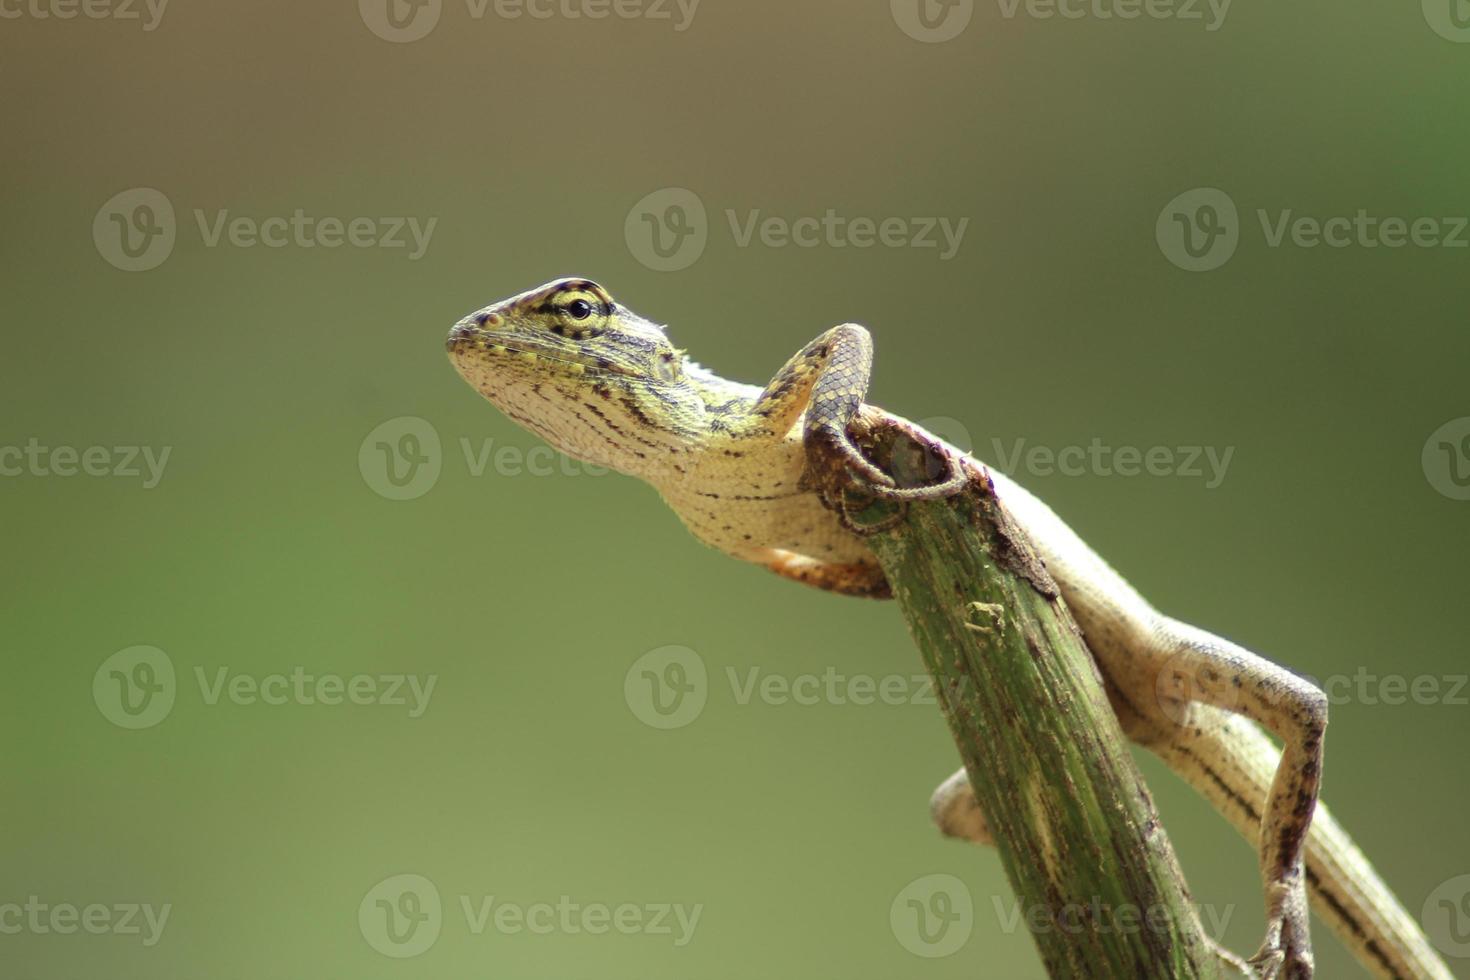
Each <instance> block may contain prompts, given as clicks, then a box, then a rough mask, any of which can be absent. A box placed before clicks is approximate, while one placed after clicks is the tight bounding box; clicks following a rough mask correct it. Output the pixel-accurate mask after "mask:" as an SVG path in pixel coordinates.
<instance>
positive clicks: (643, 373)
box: [446, 279, 1450, 980]
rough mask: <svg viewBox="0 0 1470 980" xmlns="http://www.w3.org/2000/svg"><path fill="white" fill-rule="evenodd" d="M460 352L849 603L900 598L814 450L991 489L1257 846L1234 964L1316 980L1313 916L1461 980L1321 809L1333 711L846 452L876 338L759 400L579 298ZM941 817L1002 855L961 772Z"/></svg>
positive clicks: (478, 327)
mask: <svg viewBox="0 0 1470 980" xmlns="http://www.w3.org/2000/svg"><path fill="white" fill-rule="evenodd" d="M446 346H447V349H448V351H449V354H450V358H451V361H452V362H453V364H454V366H455V368H456V369H457V370H458V371H459V373H460V374H461V376H462V377H464V379H465V380H466V381H467V382H469V383H470V384H471V385H472V386H474V387H475V388H476V389H477V390H478V391H479V392H480V393H481V394H482V395H484V396H485V397H486V398H487V399H488V400H490V401H491V402H492V403H494V404H495V405H496V406H498V407H499V408H500V409H501V410H502V411H504V412H505V413H506V414H507V415H508V416H510V417H511V418H512V419H514V420H515V421H517V422H519V423H520V424H521V425H523V426H525V427H526V428H528V429H530V430H531V431H532V432H534V433H536V434H537V435H539V436H541V437H542V438H543V439H545V440H546V441H547V442H549V443H551V445H553V446H555V447H556V448H558V449H560V450H562V451H563V452H565V453H567V454H569V455H571V456H574V457H578V458H581V459H585V460H588V461H590V462H594V463H598V464H600V465H604V466H608V467H610V468H613V469H616V470H619V471H621V472H623V473H627V474H630V475H633V476H636V477H639V478H641V479H643V480H645V481H647V482H648V483H650V484H652V485H653V486H654V487H655V488H656V489H657V490H658V491H659V492H660V493H661V494H662V496H663V498H664V500H665V501H667V503H668V504H669V506H670V507H671V508H672V509H673V510H674V511H675V513H677V514H678V515H679V517H680V519H681V520H683V522H684V524H685V525H686V526H687V527H688V528H689V529H690V531H692V532H693V533H694V535H695V536H696V537H697V538H699V539H700V540H701V541H703V542H705V543H706V544H709V545H711V546H713V547H715V548H718V549H720V550H721V551H724V552H726V553H727V554H730V555H732V556H734V557H736V558H740V559H742V560H745V561H750V562H754V563H756V564H760V565H763V566H765V567H767V568H769V569H771V570H772V571H775V572H777V573H778V574H780V575H783V576H785V577H788V578H791V579H795V580H797V581H801V582H804V583H806V584H809V585H814V586H818V587H820V588H824V589H829V590H833V591H837V592H841V593H844V594H849V595H859V596H872V597H879V598H881V597H886V596H887V595H888V586H887V582H886V581H885V579H884V577H883V573H882V570H881V568H880V567H879V565H878V562H877V560H876V558H875V557H874V556H873V554H872V553H871V551H870V550H869V549H868V547H867V545H866V544H865V542H864V541H863V539H862V538H861V537H860V536H858V535H857V534H856V533H855V532H853V531H852V530H849V529H848V528H847V527H846V526H845V525H844V522H843V520H842V517H841V515H840V514H839V513H837V512H835V511H834V510H832V509H829V508H828V507H827V506H825V505H824V504H823V502H822V501H821V499H820V497H819V496H818V494H817V493H815V492H814V491H813V490H812V483H811V482H810V480H809V477H810V475H811V467H812V466H814V465H816V460H817V459H818V458H820V455H821V454H818V453H815V452H814V449H815V448H816V447H819V446H820V447H822V448H824V449H826V450H835V451H836V454H837V456H838V458H841V459H843V460H844V461H845V464H846V467H847V469H848V471H849V476H850V477H851V478H852V479H853V480H854V481H855V482H856V483H857V484H858V485H860V486H862V487H864V488H865V489H866V490H867V491H868V492H870V493H874V494H878V495H880V496H886V497H893V498H905V497H909V498H923V497H932V496H943V495H945V494H948V493H952V492H954V490H955V489H956V488H957V487H958V486H961V485H963V483H964V482H965V481H966V480H967V479H968V478H969V477H970V476H971V475H972V474H975V473H983V474H985V475H986V476H987V477H988V478H989V479H991V480H993V481H994V484H995V488H996V494H997V496H998V498H999V499H1000V500H1001V502H1002V503H1003V504H1004V505H1005V506H1006V508H1007V510H1008V511H1009V512H1010V513H1011V515H1012V517H1013V518H1014V519H1015V520H1016V522H1017V523H1018V524H1020V525H1021V526H1022V527H1023V528H1024V529H1025V530H1026V532H1027V534H1028V536H1029V537H1030V538H1031V539H1032V541H1033V543H1034V544H1035V546H1036V548H1037V550H1038V552H1039V553H1040V554H1041V556H1042V558H1043V560H1044V561H1045V562H1046V565H1047V567H1048V569H1049V570H1050V571H1051V573H1052V575H1053V577H1054V578H1055V579H1056V580H1057V582H1058V584H1059V585H1060V587H1061V590H1062V594H1063V597H1064V598H1065V600H1066V602H1067V605H1068V607H1069V608H1070V610H1071V612H1072V614H1073V616H1074V617H1075V619H1076V620H1077V623H1078V626H1079V627H1080V628H1081V630H1082V633H1083V636H1084V638H1085V639H1086V641H1087V645H1088V648H1089V649H1090V651H1091V652H1092V654H1093V657H1094V659H1095V661H1096V662H1097V664H1098V667H1099V671H1100V672H1101V674H1102V676H1103V678H1104V682H1105V685H1106V688H1107V692H1108V696H1109V699H1110V702H1111V703H1112V705H1113V708H1114V710H1115V712H1116V713H1117V715H1118V717H1119V720H1120V723H1121V724H1122V727H1123V730H1124V732H1125V733H1126V734H1127V735H1128V736H1129V737H1130V738H1131V739H1133V740H1134V741H1136V742H1138V743H1139V744H1141V745H1143V746H1145V747H1147V748H1149V749H1150V750H1151V751H1153V752H1154V753H1155V754H1157V755H1159V756H1160V758H1162V759H1163V760H1164V761H1165V762H1166V763H1168V764H1169V766H1170V767H1171V768H1173V769H1174V770H1175V771H1176V772H1177V773H1178V774H1180V775H1181V776H1182V777H1183V778H1184V779H1185V780H1186V781H1187V782H1189V783H1190V784H1191V785H1192V786H1194V787H1195V788H1196V789H1197V790H1198V791H1199V792H1201V793H1202V794H1203V795H1204V796H1206V797H1207V798H1208V799H1209V800H1210V801H1211V803H1212V804H1214V805H1215V807H1216V808H1217V809H1218V810H1220V811H1221V813H1222V814H1224V815H1225V816H1226V818H1227V819H1228V820H1229V821H1230V822H1231V823H1232V824H1233V825H1234V826H1235V827H1236V828H1237V829H1238V830H1239V831H1240V832H1241V833H1242V834H1243V835H1244V836H1245V837H1246V838H1247V839H1248V840H1250V841H1252V842H1253V843H1256V844H1257V845H1258V848H1259V856H1260V862H1261V873H1262V879H1263V882H1264V891H1265V901H1266V921H1267V931H1266V937H1265V939H1264V941H1263V942H1262V945H1261V948H1260V949H1259V950H1258V951H1257V953H1256V954H1255V955H1254V956H1253V957H1252V958H1251V960H1250V962H1249V964H1248V965H1247V964H1246V963H1245V962H1244V961H1242V960H1240V959H1239V958H1238V957H1235V956H1234V955H1233V954H1230V953H1228V952H1225V951H1224V950H1221V951H1220V954H1221V956H1222V958H1223V959H1225V960H1226V961H1227V962H1228V963H1230V964H1231V965H1232V966H1233V967H1235V968H1236V969H1241V970H1245V969H1249V970H1251V971H1252V972H1254V973H1255V974H1256V975H1258V976H1260V977H1262V978H1270V977H1277V976H1280V977H1287V978H1292V980H1306V978H1309V977H1311V975H1312V953H1311V941H1310V937H1309V932H1308V923H1307V904H1308V896H1310V900H1311V903H1312V906H1313V907H1314V908H1315V910H1316V911H1317V913H1318V914H1319V915H1320V916H1321V917H1322V918H1323V919H1324V920H1325V921H1326V922H1327V923H1328V924H1329V925H1330V926H1331V927H1332V929H1333V931H1334V932H1335V933H1337V935H1338V936H1339V937H1340V938H1341V939H1342V940H1343V942H1344V943H1345V944H1346V945H1347V946H1348V947H1349V948H1350V949H1351V950H1352V951H1353V953H1354V954H1355V955H1356V956H1357V957H1358V959H1359V960H1360V962H1362V963H1363V965H1364V966H1365V967H1366V968H1367V969H1369V970H1370V971H1371V972H1372V973H1373V974H1374V975H1375V976H1377V977H1381V978H1389V980H1450V973H1449V971H1448V969H1447V968H1446V967H1445V966H1444V964H1443V962H1442V961H1441V960H1440V959H1439V958H1438V956H1437V955H1436V954H1435V953H1434V952H1433V950H1432V949H1431V948H1430V946H1429V944H1428V942H1427V940H1426V939H1425V938H1424V935H1423V933H1422V932H1421V931H1420V929H1419V927H1418V925H1417V924H1416V923H1415V922H1414V921H1413V919H1412V918H1411V917H1410V916H1409V915H1408V914H1407V913H1406V912H1404V910H1403V909H1402V907H1401V906H1400V905H1399V903H1398V902H1397V900H1396V899H1395V898H1394V897H1393V894H1392V893H1391V892H1390V891H1389V890H1388V888H1387V887H1386V886H1385V885H1384V884H1383V882H1382V881H1381V880H1380V879H1379V878H1378V876H1377V874H1376V873H1375V872H1374V871H1373V869H1372V866H1371V865H1370V864H1369V863H1368V862H1367V860H1366V859H1365V858H1364V857H1363V855H1362V854H1361V853H1360V852H1359V850H1358V849H1357V847H1356V846H1355V845H1354V844H1353V843H1352V841H1351V839H1350V838H1349V837H1348V836H1347V835H1346V834H1345V833H1344V832H1343V831H1342V829H1341V828H1340V827H1339V826H1338V824H1337V823H1336V821H1335V820H1334V819H1333V818H1332V817H1331V816H1330V815H1329V814H1328V813H1327V812H1326V810H1325V808H1323V807H1321V806H1319V805H1318V804H1317V787H1318V785H1319V783H1320V779H1321V765H1322V740H1323V734H1324V731H1325V726H1326V720H1327V717H1326V716H1327V705H1326V699H1325V697H1324V696H1323V694H1322V692H1321V691H1319V690H1318V689H1317V688H1315V687H1314V686H1312V685H1311V684H1310V683H1308V682H1306V681H1304V680H1302V679H1301V678H1299V677H1297V676H1296V675H1295V674H1292V673H1291V672H1290V671H1287V670H1285V669H1284V668H1281V667H1278V666H1276V665H1275V664H1272V663H1271V662H1269V661H1267V660H1265V659H1264V658H1262V657H1259V656H1257V655H1256V654H1254V653H1251V652H1250V651H1248V650H1245V649H1243V648H1241V647H1239V646H1236V645H1235V644H1232V643H1230V642H1229V641H1227V640H1224V639H1221V638H1219V637H1217V636H1214V635H1213V634H1210V633H1207V632H1205V631H1204V630H1200V629H1197V628H1195V627H1192V626H1189V625H1187V624H1185V623H1181V622H1179V621H1177V620H1174V619H1171V618H1169V617H1167V616H1164V615H1163V614H1161V613H1159V612H1157V611H1156V610H1154V608H1153V607H1152V606H1151V605H1149V604H1148V603H1147V602H1146V601H1145V600H1144V599H1143V597H1142V596H1140V595H1139V594H1138V593H1137V592H1136V591H1135V590H1134V589H1133V587H1132V586H1130V585H1129V584H1128V583H1127V581H1126V580H1124V579H1123V578H1122V576H1120V575H1119V574H1118V573H1117V572H1115V571H1114V570H1113V569H1112V568H1111V567H1110V566H1109V565H1108V564H1107V563H1106V562H1105V561H1103V559H1102V558H1100V557H1099V556H1098V555H1097V554H1095V553H1094V552H1093V551H1092V549H1091V548H1089V547H1088V546H1087V545H1086V543H1085V542H1083V541H1082V539H1081V538H1080V537H1078V536H1077V534H1076V533H1075V532H1073V531H1072V530H1071V528H1069V527H1068V526H1067V525H1066V524H1065V523H1064V522H1063V521H1061V519H1060V518H1058V517H1057V516H1056V515H1055V514H1054V513H1053V512H1052V511H1051V509H1050V508H1048V507H1047V506H1046V505H1045V504H1044V503H1042V502H1041V501H1040V500H1038V499H1037V498H1036V497H1034V496H1032V495H1031V494H1030V493H1028V492H1027V491H1025V490H1024V489H1023V488H1021V487H1020V486H1019V485H1017V484H1015V483H1014V482H1012V481H1011V480H1009V479H1007V478H1005V477H1004V476H1002V475H1001V474H998V473H994V472H990V471H988V470H985V469H984V468H983V467H982V465H981V464H980V463H979V462H977V461H974V460H972V459H969V458H968V457H964V456H963V454H962V453H959V451H958V450H955V451H954V453H955V456H956V458H957V459H960V460H961V461H960V463H959V467H958V469H957V470H956V472H954V473H951V474H950V476H949V477H948V478H947V479H946V480H944V481H942V482H941V483H940V484H938V485H935V486H931V487H920V488H902V489H900V488H897V487H895V486H894V485H893V481H892V479H891V478H889V477H888V476H887V475H886V474H884V473H883V472H882V471H881V470H879V469H877V468H876V467H875V466H874V465H873V464H872V463H871V462H869V461H868V460H867V459H866V458H864V457H863V455H862V453H861V452H860V451H859V450H858V449H857V448H856V447H855V446H854V445H853V444H852V443H851V441H850V440H849V438H848V434H847V427H848V424H849V422H851V421H852V420H853V419H854V417H855V416H857V414H858V413H859V412H864V413H876V414H882V413H881V411H880V410H877V409H874V408H872V407H871V406H865V405H864V404H863V398H864V396H865V395H866V392H867V384H868V375H869V372H870V369H871V365H872V345H871V340H870V338H869V336H868V333H867V331H866V330H864V329H863V328H862V327H859V326H856V325H853V324H844V325H842V326H838V327H834V328H832V329H831V330H828V331H827V332H826V333H823V334H822V335H821V336H820V337H818V338H816V339H815V340H813V341H812V342H811V343H809V344H808V345H807V346H806V347H804V348H803V349H802V350H801V351H799V352H797V353H796V354H795V355H794V356H792V358H791V359H790V360H788V361H787V363H786V365H785V366H784V367H782V368H781V370H780V371H778V372H777V373H776V375H775V376H774V377H773V378H772V379H771V381H770V382H769V383H768V384H767V385H765V386H764V387H757V386H754V385H747V384H740V383H737V382H733V381H728V380H726V379H723V378H721V377H719V376H718V375H716V374H714V373H713V372H710V371H708V370H706V369H704V368H702V367H700V366H699V365H697V364H694V363H693V362H691V361H690V360H688V358H687V357H685V355H684V352H683V351H681V350H679V349H677V348H675V347H674V346H673V345H672V343H671V342H670V341H669V340H668V338H667V336H666V335H665V332H664V330H663V328H661V327H659V326H657V325H655V324H653V323H651V322H649V321H647V320H645V319H643V318H642V317H639V316H638V315H636V314H634V313H632V312H631V311H629V310H628V309H627V308H626V307H623V306H621V305H620V304H618V303H617V302H615V301H614V300H613V298H612V297H611V295H609V294H608V292H607V291H606V290H605V289H603V288H602V287H601V286H599V285H597V284H596V283H593V282H591V281H590V280H585V279H562V280H557V281H555V282H552V283H548V284H546V285H545V286H542V287H539V288H537V289H534V290H530V291H529V292H526V293H522V294H520V295H518V296H514V297H511V298H510V299H507V300H503V301H501V302H499V303H496V304H494V305H492V306H489V307H486V308H484V309H482V310H480V311H477V312H476V313H473V314H471V315H470V316H467V317H465V318H464V319H462V320H461V321H459V322H458V323H457V324H456V325H455V326H454V328H453V329H452V330H451V331H450V335H449V339H448V341H447V345H446ZM1190 681H1193V683H1190ZM1266 732H1270V733H1271V734H1272V735H1275V736H1276V738H1277V739H1278V740H1280V742H1281V743H1282V745H1283V748H1282V749H1277V748H1276V747H1275V745H1273V744H1272V742H1271V740H1270V739H1269V738H1268V737H1267V735H1266ZM932 812H933V815H934V818H935V820H936V822H937V823H938V824H939V826H940V828H941V829H942V830H943V831H944V832H945V833H946V834H949V835H951V836H956V837H962V838H965V839H968V840H972V841H975V842H977V843H988V842H989V840H990V837H989V833H988V830H987V827H986V822H985V819H984V815H983V813H981V812H980V810H979V804H978V803H977V802H976V800H975V797H974V793H973V791H972V790H971V788H970V785H969V780H968V778H967V776H966V774H965V772H964V770H963V769H961V770H960V771H959V772H957V773H956V774H955V775H954V776H952V777H950V779H949V780H947V781H946V782H945V783H944V784H943V785H942V786H941V787H940V788H939V790H938V791H937V792H936V793H935V797H934V800H933V802H932ZM1314 813H1315V819H1314Z"/></svg>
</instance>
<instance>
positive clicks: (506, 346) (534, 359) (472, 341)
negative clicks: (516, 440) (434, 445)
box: [444, 323, 633, 376]
mask: <svg viewBox="0 0 1470 980" xmlns="http://www.w3.org/2000/svg"><path fill="white" fill-rule="evenodd" d="M444 348H445V350H447V351H448V352H449V355H450V357H451V358H453V359H454V360H455V361H456V363H458V362H460V361H463V360H466V359H478V360H479V361H480V362H481V363H492V364H493V363H497V362H499V363H505V364H514V365H517V366H519V367H522V368H541V369H548V370H552V371H556V372H559V373H562V374H572V375H584V376H585V375H608V374H620V375H627V374H632V373H633V372H631V371H629V370H627V369H625V368H622V367H620V366H619V365H617V364H614V363H613V362H612V361H609V360H607V359H606V358H602V357H596V356H594V355H589V354H582V353H578V352H575V351H568V350H563V349H561V348H556V347H552V346H551V345H549V344H545V343H541V342H539V341H536V340H533V339H531V338H528V337H523V336H510V335H506V334H494V333H488V332H486V331H484V330H480V329H477V328H476V327H475V326H474V325H473V324H464V323H461V324H457V325H456V326H455V327H454V329H453V330H451V331H450V332H449V337H448V339H447V340H445V342H444Z"/></svg>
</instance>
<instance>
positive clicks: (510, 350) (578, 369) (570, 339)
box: [445, 279, 703, 472]
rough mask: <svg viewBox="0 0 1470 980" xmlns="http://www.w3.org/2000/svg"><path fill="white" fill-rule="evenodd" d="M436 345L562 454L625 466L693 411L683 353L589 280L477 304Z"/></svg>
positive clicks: (692, 418) (691, 419)
mask: <svg viewBox="0 0 1470 980" xmlns="http://www.w3.org/2000/svg"><path fill="white" fill-rule="evenodd" d="M445 347H446V349H447V350H448V351H449V359H450V361H452V362H453V364H454V367H455V370H457V371H458V372H459V374H460V376H461V377H462V378H464V379H465V381H467V382H469V383H470V385H471V386H473V387H474V388H475V390H477V391H479V392H480V394H482V395H484V396H485V398H487V399H488V400H489V401H490V402H492V403H493V404H494V405H495V406H496V407H497V408H499V409H500V410H501V411H503V412H505V413H506V414H507V415H509V416H510V417H511V418H513V419H514V420H515V421H517V422H519V423H520V424H521V425H523V426H525V427H526V428H528V429H530V430H531V431H533V432H535V433H536V434H537V435H539V436H541V437H542V438H543V439H545V440H546V441H547V442H549V443H551V444H552V445H553V446H555V447H556V448H558V449H560V450H561V451H562V452H565V453H567V454H568V455H570V456H576V457H578V458H581V459H586V460H590V461H592V462H596V463H600V464H603V465H607V466H612V467H614V468H615V469H620V470H623V471H625V472H629V471H631V470H632V469H633V468H634V467H635V465H636V464H634V463H632V462H631V461H632V460H639V459H646V458H648V456H649V453H648V452H647V448H648V447H647V445H646V442H647V441H648V440H650V439H654V438H657V437H658V436H659V435H660V434H667V433H668V432H677V431H680V430H683V431H687V430H688V429H689V427H690V426H691V425H694V424H696V422H697V419H696V416H698V415H701V414H702V412H703V406H702V403H701V402H700V401H699V399H698V397H697V395H695V393H694V391H693V389H692V388H691V387H690V385H689V384H688V381H687V380H686V378H685V368H686V366H687V365H686V361H685V359H684V352H683V351H681V350H679V349H677V348H675V347H674V345H673V344H671V343H670V342H669V340H668V338H667V337H666V336H665V335H664V331H663V328H661V327H659V326H657V325H656V324H654V323H651V322H649V321H648V320H645V319H644V318H643V317H641V316H639V315H638V314H636V313H634V312H632V311H631V310H629V309H627V308H626V307H624V306H621V305H619V304H618V303H617V302H616V301H615V300H614V299H613V298H612V296H611V294H609V293H608V291H607V290H606V289H603V288H602V287H601V286H599V285H598V284H597V283H595V282H593V281H591V280H590V279H558V280H555V281H553V282H549V283H547V284H546V285H544V286H539V287H537V288H536V289H532V290H530V291H529V292H524V293H521V294H520V295H518V296H512V297H511V298H510V299H505V300H501V301H500V302H498V303H493V304H491V305H490V306H487V307H485V308H484V309H481V310H477V311H475V312H474V313H471V314H470V315H469V316H466V317H464V318H463V319H461V320H460V321H459V322H458V323H456V324H455V325H454V327H453V328H452V329H451V330H450V331H449V338H448V340H447V341H446V342H445ZM638 441H642V442H644V443H645V445H643V446H640V447H637V448H635V447H634V446H633V445H632V444H633V443H634V442H638Z"/></svg>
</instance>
